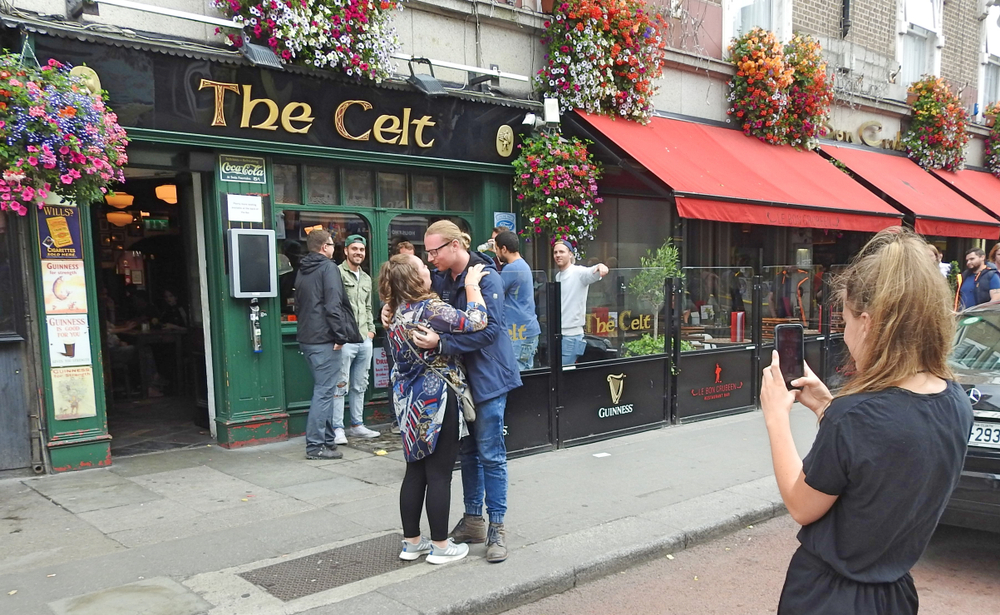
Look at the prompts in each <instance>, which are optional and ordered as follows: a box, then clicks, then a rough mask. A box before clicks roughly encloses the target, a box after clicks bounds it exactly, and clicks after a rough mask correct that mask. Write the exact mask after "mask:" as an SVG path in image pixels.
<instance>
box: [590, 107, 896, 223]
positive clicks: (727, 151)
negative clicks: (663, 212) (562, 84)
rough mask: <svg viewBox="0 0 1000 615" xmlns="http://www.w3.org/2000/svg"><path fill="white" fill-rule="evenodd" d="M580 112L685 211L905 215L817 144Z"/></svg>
mask: <svg viewBox="0 0 1000 615" xmlns="http://www.w3.org/2000/svg"><path fill="white" fill-rule="evenodd" d="M580 116H581V117H583V118H584V119H585V120H586V121H587V122H588V123H589V124H591V125H592V126H593V127H594V128H595V129H597V130H599V131H600V132H601V133H602V134H603V135H604V136H606V137H607V138H609V139H610V140H612V141H613V142H614V143H615V144H616V145H618V146H619V147H621V148H622V149H624V150H625V151H626V152H627V153H628V155H629V156H631V157H632V158H634V159H635V160H636V161H638V162H639V163H641V164H642V165H643V166H644V167H645V168H646V169H648V170H649V171H650V172H651V173H653V174H655V175H656V176H657V177H658V178H660V180H661V181H663V182H664V183H665V184H667V185H668V186H669V187H670V188H671V189H672V190H673V191H674V195H675V197H676V201H677V211H678V213H679V214H680V215H681V216H682V217H684V218H697V219H701V220H716V221H721V222H736V223H748V224H767V225H771V226H795V227H808V228H821V229H840V230H848V231H867V232H876V231H879V230H882V229H883V228H886V227H888V226H896V225H898V224H899V223H900V218H901V217H902V216H901V215H900V214H899V212H897V211H896V210H895V209H893V208H892V207H891V206H889V204H888V203H886V202H885V201H883V200H882V199H880V198H878V197H877V196H875V195H874V194H872V193H871V191H869V190H867V189H866V188H865V187H864V186H862V185H860V184H858V183H857V182H855V181H854V180H853V179H851V178H850V177H849V176H848V175H847V174H845V173H843V172H841V171H840V170H839V169H837V167H835V166H834V165H832V164H830V162H828V161H827V160H824V159H823V158H822V157H821V156H819V155H817V154H815V153H812V152H802V151H798V150H795V149H793V148H791V147H784V146H780V147H776V146H773V145H767V144H765V143H762V142H761V141H758V140H757V139H753V138H750V137H747V136H745V135H744V134H743V133H742V132H739V131H737V130H732V129H728V128H721V127H717V126H706V125H704V124H696V123H694V122H685V121H681V120H671V119H665V118H653V120H652V121H651V122H650V123H649V124H647V125H645V126H643V125H641V124H637V123H635V122H627V121H624V120H612V119H611V118H608V117H604V116H595V115H588V114H584V113H580Z"/></svg>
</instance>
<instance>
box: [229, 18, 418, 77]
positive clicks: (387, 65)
mask: <svg viewBox="0 0 1000 615" xmlns="http://www.w3.org/2000/svg"><path fill="white" fill-rule="evenodd" d="M212 6H213V7H215V9H216V10H218V11H219V12H220V13H222V14H223V15H225V16H226V18H228V19H232V20H234V21H237V22H240V23H242V24H243V29H242V30H240V31H238V32H226V33H225V35H226V39H227V40H226V42H227V44H229V45H232V46H234V47H241V46H242V45H243V34H244V32H246V33H247V35H248V36H251V35H252V36H251V38H253V39H254V40H259V41H261V43H262V44H264V45H267V46H268V47H270V48H271V50H272V51H273V52H274V53H276V54H277V55H278V56H279V57H280V58H281V59H282V61H284V62H289V63H294V64H300V65H303V66H311V67H315V68H329V69H340V70H342V71H343V72H344V74H346V75H347V76H348V77H351V78H353V79H356V80H359V81H360V80H361V79H363V78H365V79H370V80H371V81H375V82H380V81H382V80H383V79H386V78H387V77H391V76H392V74H393V72H394V67H393V63H392V54H393V52H395V51H396V50H397V49H399V40H398V38H397V37H396V30H395V28H394V27H393V25H392V19H391V14H392V11H395V10H400V11H401V10H403V2H402V0H310V1H309V2H305V1H304V0H271V1H270V2H261V1H259V0H212ZM215 33H216V34H221V33H222V29H221V28H216V29H215Z"/></svg>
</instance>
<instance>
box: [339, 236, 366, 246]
mask: <svg viewBox="0 0 1000 615" xmlns="http://www.w3.org/2000/svg"><path fill="white" fill-rule="evenodd" d="M352 243H360V244H361V245H363V246H365V247H366V248H367V247H368V240H367V239H365V238H364V236H363V235H349V236H348V237H347V241H345V242H344V247H345V248H346V247H347V246H349V245H351V244H352Z"/></svg>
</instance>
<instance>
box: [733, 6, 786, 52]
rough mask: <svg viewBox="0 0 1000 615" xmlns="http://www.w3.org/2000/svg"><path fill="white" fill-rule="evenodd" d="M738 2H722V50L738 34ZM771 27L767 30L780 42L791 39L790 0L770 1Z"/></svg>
mask: <svg viewBox="0 0 1000 615" xmlns="http://www.w3.org/2000/svg"><path fill="white" fill-rule="evenodd" d="M737 1H738V0H722V40H723V42H724V44H723V49H724V50H725V48H726V47H728V45H729V42H730V41H731V40H733V38H735V37H736V36H738V35H739V34H738V33H737V32H736V31H735V27H734V23H733V22H734V20H735V15H734V12H735V11H736V8H735V4H736V2H737ZM770 25H771V27H770V28H769V30H770V31H771V32H774V34H775V35H776V36H777V37H778V39H779V40H781V41H783V42H784V41H788V40H789V39H790V38H791V37H792V0H771V24H770Z"/></svg>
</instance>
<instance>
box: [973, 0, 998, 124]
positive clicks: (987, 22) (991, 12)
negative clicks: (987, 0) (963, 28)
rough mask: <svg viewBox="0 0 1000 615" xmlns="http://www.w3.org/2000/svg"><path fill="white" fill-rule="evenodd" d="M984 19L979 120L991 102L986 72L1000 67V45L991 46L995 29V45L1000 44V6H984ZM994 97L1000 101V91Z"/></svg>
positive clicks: (982, 26)
mask: <svg viewBox="0 0 1000 615" xmlns="http://www.w3.org/2000/svg"><path fill="white" fill-rule="evenodd" d="M983 9H984V15H985V16H984V17H983V18H981V25H980V40H981V41H982V44H981V45H980V48H979V52H980V54H979V58H980V59H979V74H978V84H979V87H978V88H977V90H978V96H977V97H976V102H977V103H978V106H979V113H978V114H977V118H978V119H980V120H982V119H983V114H984V112H985V111H986V105H987V104H988V103H990V102H992V101H990V98H991V97H990V95H989V94H987V92H986V70H987V68H988V67H990V66H1000V44H997V45H995V46H996V47H997V48H996V49H993V48H991V47H990V45H989V38H990V37H989V31H990V29H993V31H994V37H993V40H994V42H995V43H997V42H1000V36H998V35H997V30H1000V24H998V20H1000V6H986V5H984V6H983ZM998 89H1000V83H998ZM993 96H994V97H995V99H996V100H1000V91H998V92H994V93H993Z"/></svg>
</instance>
